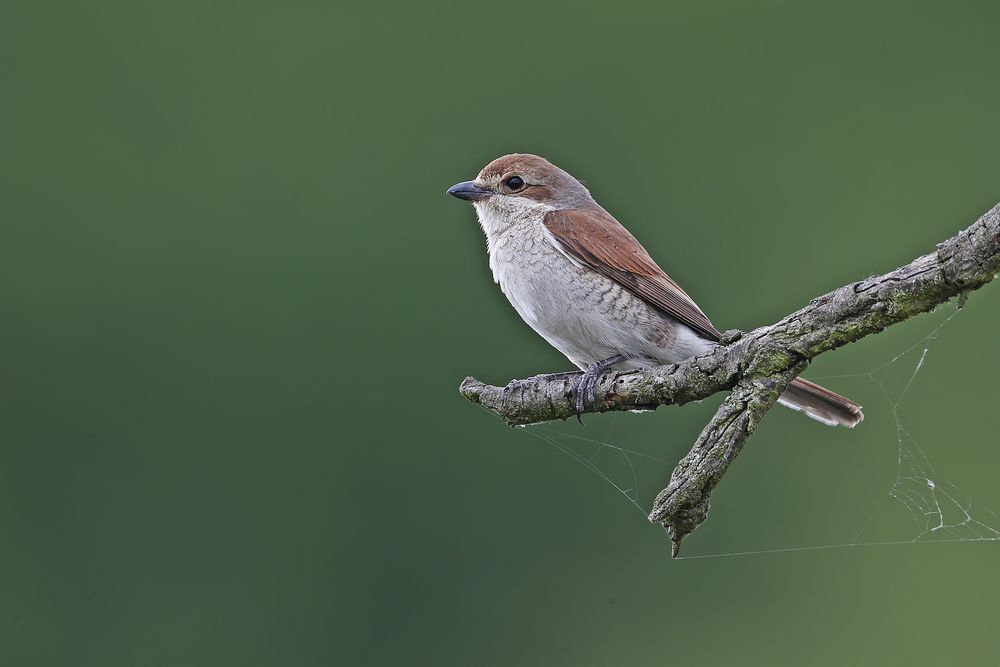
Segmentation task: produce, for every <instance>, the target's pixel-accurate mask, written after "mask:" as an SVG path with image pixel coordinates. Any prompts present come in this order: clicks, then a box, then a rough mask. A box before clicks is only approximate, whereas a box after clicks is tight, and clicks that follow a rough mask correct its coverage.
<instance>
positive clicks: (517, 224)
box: [447, 153, 864, 428]
mask: <svg viewBox="0 0 1000 667" xmlns="http://www.w3.org/2000/svg"><path fill="white" fill-rule="evenodd" d="M447 194H449V195H452V196H454V197H457V198H459V199H462V200H465V201H468V202H471V203H472V204H473V206H474V207H475V210H476V215H477V217H478V219H479V223H480V226H481V227H482V229H483V232H484V233H485V235H486V245H487V251H488V254H489V267H490V270H491V272H492V274H493V279H494V280H495V281H496V282H497V283H498V284H499V285H500V289H501V291H502V292H503V293H504V295H505V296H506V297H507V299H508V300H509V301H510V303H511V305H512V306H513V307H514V310H516V311H517V313H518V315H520V316H521V319H523V320H524V321H525V322H526V323H527V324H528V326H530V327H531V328H532V329H534V330H535V331H536V332H537V333H538V334H539V335H541V337H542V338H544V339H545V340H546V341H547V342H548V343H549V344H551V345H552V346H553V347H555V348H556V349H557V350H559V351H560V352H561V353H562V354H564V355H565V356H566V357H567V358H568V359H569V360H570V361H571V362H572V363H573V364H574V365H575V366H577V367H578V368H579V369H581V370H582V371H584V373H583V375H582V377H581V378H580V380H579V381H578V383H577V384H576V386H575V387H574V390H573V395H574V401H575V405H574V407H575V409H576V413H577V416H578V417H579V415H580V414H581V413H582V412H584V411H585V408H586V404H587V402H589V403H591V404H593V403H594V401H595V399H596V393H595V392H596V385H597V379H598V377H599V376H600V374H601V373H603V372H605V371H606V370H609V369H610V370H631V369H643V368H651V367H655V366H659V365H663V364H674V363H678V362H680V361H683V360H685V359H688V358H691V357H695V356H700V355H705V354H709V353H710V352H712V350H713V349H715V348H716V346H717V345H718V344H719V341H720V339H721V337H722V334H721V333H720V331H719V330H718V329H717V328H716V327H715V325H713V324H712V322H711V321H710V320H709V319H708V317H707V316H706V315H705V313H704V312H702V310H701V308H699V307H698V305H697V304H696V303H695V301H694V299H692V298H691V297H690V296H688V294H687V292H685V291H684V290H683V289H681V287H680V285H679V284H678V283H677V282H676V281H675V280H673V279H672V278H671V277H670V276H669V275H667V273H666V272H665V271H664V270H663V269H662V268H660V266H659V265H658V264H657V263H656V262H655V261H654V260H653V258H652V257H651V256H650V254H649V253H648V252H647V251H646V249H645V248H644V247H643V246H642V244H640V243H639V241H637V240H636V238H635V237H634V236H633V235H632V234H631V233H630V232H629V231H628V230H627V229H626V228H625V227H624V226H623V225H622V224H621V223H620V222H618V220H616V219H615V217H614V216H612V215H611V214H610V213H608V212H607V211H606V210H605V209H604V208H602V207H601V206H600V204H598V203H597V202H596V201H595V200H594V198H593V196H591V193H590V191H589V190H588V189H587V188H586V187H585V186H584V185H583V183H581V182H580V181H579V180H577V179H576V178H574V177H573V176H572V175H570V174H569V173H568V172H566V171H564V170H563V169H560V168H559V167H557V166H556V165H554V164H552V163H551V162H549V161H548V160H546V159H545V158H543V157H539V156H537V155H532V154H529V153H513V154H510V155H504V156H502V157H498V158H496V159H495V160H493V161H491V162H490V163H489V164H487V165H486V166H485V167H483V169H482V170H481V171H480V172H479V175H478V176H477V177H476V178H475V179H474V180H472V181H464V182H461V183H457V184H455V185H453V186H452V187H450V188H449V189H448V190H447ZM778 402H779V403H780V404H782V405H785V406H787V407H789V408H792V409H794V410H798V411H801V412H803V413H804V414H806V415H808V416H809V417H811V418H813V419H815V420H817V421H819V422H821V423H823V424H826V425H829V426H846V427H849V428H853V427H855V426H857V425H858V424H859V423H861V421H862V420H863V419H864V413H863V412H862V409H861V408H862V406H860V405H859V404H857V403H855V402H854V401H852V400H850V399H848V398H845V397H843V396H841V395H840V394H837V393H835V392H833V391H830V390H829V389H826V388H824V387H821V386H819V385H817V384H814V383H812V382H810V381H808V380H805V379H803V378H800V377H797V378H795V379H794V380H792V381H791V382H790V383H789V385H788V386H787V388H786V389H785V391H784V392H783V393H782V394H781V396H780V397H779V398H778Z"/></svg>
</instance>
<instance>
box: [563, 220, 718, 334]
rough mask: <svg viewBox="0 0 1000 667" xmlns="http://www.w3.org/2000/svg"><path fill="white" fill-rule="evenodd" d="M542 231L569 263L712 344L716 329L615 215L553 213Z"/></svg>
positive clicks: (716, 332)
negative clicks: (605, 280)
mask: <svg viewBox="0 0 1000 667" xmlns="http://www.w3.org/2000/svg"><path fill="white" fill-rule="evenodd" d="M544 224H545V227H546V229H548V231H549V233H550V234H551V235H552V239H553V241H554V242H555V243H556V244H557V247H558V248H559V249H560V250H561V251H562V252H564V253H565V254H567V255H568V256H569V257H570V258H571V259H574V260H575V261H577V262H578V263H580V264H582V265H583V266H586V267H588V268H590V269H592V270H594V271H597V272H598V273H601V274H603V275H605V276H607V277H608V278H611V279H612V280H614V281H615V282H617V283H619V284H620V285H621V286H622V287H624V288H625V289H627V290H629V291H630V292H632V293H633V294H634V295H636V296H637V297H639V298H640V299H642V300H643V301H645V302H646V303H648V304H650V305H651V306H653V307H654V308H656V309H658V310H660V311H661V312H663V313H665V314H667V315H669V316H670V317H673V318H674V319H677V320H679V321H680V322H682V323H684V324H686V325H687V326H689V327H691V328H692V329H694V330H695V331H697V332H698V333H699V334H701V335H702V336H704V337H705V338H708V339H710V340H719V338H720V335H721V334H720V333H719V330H718V329H716V328H715V326H714V325H713V324H712V322H711V321H710V320H709V319H708V317H706V315H705V313H703V312H701V309H700V308H699V307H698V305H697V304H696V303H695V302H694V299H692V298H691V297H690V296H688V295H687V293H686V292H685V291H684V290H682V289H681V287H680V285H678V284H677V283H676V282H674V280H673V279H672V278H671V277H670V276H668V275H667V274H666V272H665V271H664V270H663V269H661V268H660V267H659V266H658V265H657V264H656V262H654V261H653V258H652V257H650V256H649V253H648V252H646V249H645V248H643V247H642V244H640V243H639V242H638V241H637V240H636V239H635V237H634V236H632V234H630V233H629V231H628V230H627V229H625V227H623V226H622V225H621V223H620V222H618V221H617V220H615V218H614V216H612V215H611V214H610V213H608V212H607V211H605V210H604V209H603V208H600V207H596V208H585V209H572V210H563V211H551V212H549V213H547V214H546V215H545V221H544Z"/></svg>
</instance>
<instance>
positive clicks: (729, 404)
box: [460, 204, 1000, 556]
mask: <svg viewBox="0 0 1000 667" xmlns="http://www.w3.org/2000/svg"><path fill="white" fill-rule="evenodd" d="M998 271H1000V204H997V205H996V206H994V207H993V208H992V209H990V210H989V211H988V212H987V213H985V214H984V215H983V216H982V217H981V218H980V219H979V220H977V221H976V222H975V223H974V224H973V225H971V226H970V227H969V228H967V229H965V230H963V231H962V232H960V233H959V234H957V235H956V236H954V237H952V238H950V239H948V240H947V241H945V242H944V243H941V244H939V245H938V246H937V249H936V250H935V251H934V252H931V253H929V254H927V255H924V256H922V257H918V258H917V259H915V260H913V261H912V262H910V263H909V264H907V265H906V266H902V267H900V268H898V269H896V270H895V271H891V272H889V273H886V274H884V275H881V276H876V277H872V278H867V279H865V280H861V281H858V282H856V283H852V284H850V285H845V286H844V287H841V288H839V289H836V290H834V291H832V292H829V293H828V294H825V295H823V296H820V297H817V298H815V299H813V300H812V301H811V302H810V303H809V304H808V305H807V306H805V307H804V308H802V309H800V310H798V311H796V312H794V313H792V314H790V315H788V316H787V317H785V318H783V319H782V320H780V321H779V322H776V323H774V324H772V325H769V326H764V327H760V328H759V329H755V330H753V331H751V332H749V333H741V332H739V331H730V332H726V334H725V335H724V336H723V339H722V343H721V344H720V345H719V346H718V347H717V348H715V350H714V351H713V352H711V353H710V354H707V355H704V356H701V357H695V358H692V359H688V360H685V361H683V362H681V363H679V364H671V365H667V366H660V367H657V368H652V369H648V370H643V371H623V372H608V373H605V374H604V375H603V376H602V377H601V378H600V380H599V382H598V386H597V396H598V398H597V401H596V402H595V404H594V405H588V406H587V409H586V412H608V411H612V410H639V409H642V410H650V409H655V408H656V407H658V406H660V405H683V404H684V403H688V402H690V401H695V400H700V399H703V398H706V397H708V396H711V395H712V394H714V393H716V392H719V391H724V390H732V392H731V393H730V395H729V396H728V397H727V398H726V400H725V401H724V402H723V404H722V406H721V407H720V408H719V410H718V412H717V413H716V415H715V417H714V418H713V419H712V420H711V421H710V422H709V424H708V425H707V426H706V427H705V429H704V430H703V431H702V433H701V435H700V436H699V437H698V440H697V441H696V442H695V444H694V446H693V447H692V449H691V451H690V452H689V453H688V454H687V456H685V457H684V458H683V459H681V461H680V463H679V464H678V465H677V467H676V468H675V469H674V472H673V474H672V475H671V479H670V482H669V484H668V486H667V488H665V489H664V490H663V491H662V492H660V494H659V495H658V496H657V497H656V500H655V501H654V505H653V509H652V511H651V513H650V515H649V519H650V521H652V522H654V523H660V524H662V525H663V526H664V527H665V528H666V529H667V532H668V533H669V534H670V538H671V540H672V542H673V546H674V549H673V553H674V555H675V556H676V555H677V553H678V550H679V549H680V545H681V541H682V540H683V539H684V537H685V536H686V535H688V534H689V533H690V532H691V531H693V530H694V529H695V528H697V527H698V525H700V524H701V523H702V522H703V521H704V520H705V518H706V517H707V516H708V509H709V500H710V497H711V493H712V490H713V489H714V488H715V485H716V484H717V483H718V481H719V480H720V479H721V478H722V476H723V475H724V474H725V473H726V470H727V469H728V467H729V464H730V463H732V461H733V460H734V459H735V458H736V456H737V454H739V452H740V450H741V449H742V447H743V444H744V443H745V442H746V439H747V438H748V437H749V436H750V435H751V434H752V433H753V431H754V429H755V428H756V427H757V425H758V424H759V423H760V420H761V419H763V417H764V415H766V414H767V412H768V410H769V409H770V408H771V406H772V405H773V404H774V402H775V401H776V400H777V397H778V396H779V395H780V393H781V391H782V390H783V389H784V387H785V385H786V384H787V383H788V382H789V381H791V380H792V379H793V378H794V377H795V376H796V375H798V374H799V373H800V372H801V371H802V369H803V368H805V366H806V365H808V363H809V361H810V360H812V359H813V358H815V357H816V356H818V355H820V354H822V353H824V352H827V351H829V350H833V349H835V348H838V347H840V346H842V345H846V344H847V343H852V342H854V341H857V340H859V339H861V338H864V337H865V336H868V335H871V334H874V333H878V332H880V331H882V330H883V329H885V328H886V327H888V326H890V325H892V324H895V323H897V322H901V321H903V320H906V319H909V318H911V317H913V316H914V315H918V314H920V313H924V312H928V311H931V310H933V309H934V308H935V307H937V306H939V305H940V304H942V303H945V302H946V301H948V300H949V299H951V298H953V297H955V296H959V297H960V298H961V299H963V300H964V299H965V297H966V295H967V294H968V293H969V292H970V291H972V290H975V289H978V288H979V287H982V286H983V285H985V284H986V283H988V282H990V281H991V280H993V279H994V278H995V277H996V276H997V273H998ZM963 302H964V301H960V304H961V303H963ZM579 376H580V374H579V373H557V374H553V375H539V376H536V377H533V378H529V379H527V380H514V381H512V382H511V383H509V384H508V385H507V386H505V387H495V386H492V385H488V384H485V383H483V382H480V381H479V380H476V379H475V378H472V377H469V378H466V379H465V381H464V382H462V385H461V387H460V391H461V393H462V395H463V396H465V397H466V398H467V399H469V400H470V401H472V402H474V403H479V404H481V405H483V406H485V407H487V408H488V409H490V410H491V411H493V412H494V413H496V414H497V415H498V416H499V417H500V418H501V419H503V420H504V421H505V422H506V423H507V424H508V425H511V426H523V425H528V424H535V423H539V422H545V421H552V420H557V419H568V418H570V417H574V416H576V411H575V407H574V402H573V400H571V397H570V394H571V390H572V388H573V387H574V386H575V383H576V381H577V380H578V379H579Z"/></svg>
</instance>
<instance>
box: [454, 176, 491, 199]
mask: <svg viewBox="0 0 1000 667" xmlns="http://www.w3.org/2000/svg"><path fill="white" fill-rule="evenodd" d="M448 194H450V195H451V196H452V197H458V198H459V199H464V200H466V201H482V200H484V199H486V198H487V197H489V196H491V195H492V194H493V192H491V191H490V190H483V189H482V188H478V187H476V184H475V183H473V182H472V181H466V182H465V183H456V184H455V185H453V186H451V187H450V188H448Z"/></svg>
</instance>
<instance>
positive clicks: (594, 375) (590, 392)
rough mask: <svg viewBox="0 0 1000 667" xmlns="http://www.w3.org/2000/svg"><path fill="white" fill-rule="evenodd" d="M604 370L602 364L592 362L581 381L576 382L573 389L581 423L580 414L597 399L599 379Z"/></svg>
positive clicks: (578, 418)
mask: <svg viewBox="0 0 1000 667" xmlns="http://www.w3.org/2000/svg"><path fill="white" fill-rule="evenodd" d="M602 370H604V366H603V365H602V364H599V363H597V364H591V365H590V366H588V367H587V370H586V371H584V373H583V376H582V377H581V378H580V381H579V382H577V383H576V387H575V388H574V389H573V398H574V401H575V408H576V418H577V421H579V422H580V423H581V424H582V423H583V418H582V417H580V415H582V414H583V413H584V411H585V410H586V408H587V404H588V403H589V404H590V405H593V404H594V402H595V401H597V379H598V377H600V375H601V371H602Z"/></svg>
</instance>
